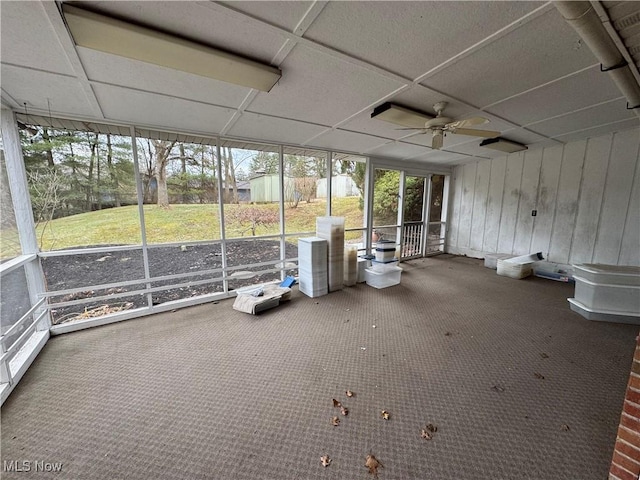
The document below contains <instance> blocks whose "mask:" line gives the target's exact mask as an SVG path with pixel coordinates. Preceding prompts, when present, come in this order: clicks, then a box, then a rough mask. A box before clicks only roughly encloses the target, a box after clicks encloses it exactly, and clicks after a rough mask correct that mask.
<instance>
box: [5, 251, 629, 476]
mask: <svg viewBox="0 0 640 480" xmlns="http://www.w3.org/2000/svg"><path fill="white" fill-rule="evenodd" d="M403 268H404V272H403V274H402V283H401V285H399V286H396V287H391V288H388V289H383V290H376V289H373V288H370V287H368V286H367V285H365V284H359V285H357V286H356V287H352V288H346V289H344V290H343V291H340V292H335V293H332V294H329V295H328V296H324V297H320V298H316V299H311V298H307V297H305V296H304V295H302V294H301V293H299V292H298V291H297V288H294V292H293V298H292V300H291V301H290V302H288V303H286V304H283V305H281V306H280V307H278V308H276V309H273V310H270V311H269V312H265V313H263V314H262V315H260V316H251V315H247V314H243V313H239V312H236V311H234V310H232V308H231V305H232V303H233V300H229V301H223V302H220V303H218V304H207V305H203V306H198V307H192V308H187V309H182V310H179V311H175V312H171V313H166V314H162V315H157V316H153V317H146V318H142V319H138V320H130V321H128V322H122V323H118V324H113V325H108V326H104V327H98V328H93V329H89V330H85V331H81V332H76V333H72V334H67V335H62V336H58V337H54V338H52V339H51V340H50V341H49V343H48V344H47V346H46V347H45V348H44V350H43V351H42V353H41V354H40V356H39V357H38V359H37V360H36V361H35V363H34V364H33V366H32V367H31V369H30V370H29V371H28V372H27V374H26V375H25V377H24V378H23V380H22V381H21V383H20V384H19V385H18V386H17V388H16V389H15V391H14V392H13V393H12V394H11V396H10V397H9V399H8V400H7V401H6V403H5V405H4V406H3V408H2V460H3V461H4V462H10V461H18V462H22V461H29V462H32V463H31V464H30V467H31V471H30V472H23V473H16V472H7V471H5V472H3V475H2V478H20V479H23V478H55V479H108V480H115V479H193V480H195V479H205V478H211V479H221V480H232V479H247V480H249V479H250V480H254V479H278V480H287V479H301V480H304V479H359V478H360V479H367V478H372V477H371V476H370V475H369V473H368V472H367V469H366V468H365V466H364V464H365V457H366V455H367V454H369V453H372V454H373V455H375V456H376V457H377V458H378V460H379V461H380V462H381V463H382V464H383V465H384V468H380V469H379V478H380V479H382V480H384V479H437V480H445V479H456V480H458V479H470V480H471V479H472V480H482V479H492V480H495V479H536V480H541V479H554V480H557V479H571V480H574V479H580V480H588V479H598V480H601V479H604V478H606V476H607V472H608V468H609V462H610V459H611V455H612V451H613V444H614V440H615V435H616V428H617V424H618V421H619V416H620V411H621V406H622V402H623V398H624V391H625V387H626V383H627V379H628V374H629V368H630V364H631V358H632V354H633V349H634V345H635V336H636V335H637V333H638V328H637V327H634V326H629V325H619V324H607V323H596V322H589V321H587V320H585V319H584V318H582V317H580V316H579V315H577V314H575V313H573V312H571V311H570V310H569V305H568V302H567V301H566V298H567V297H571V296H572V295H573V287H572V286H571V285H567V284H562V283H558V282H553V281H550V280H543V279H538V278H529V279H525V280H512V279H510V278H505V277H498V276H497V275H496V274H495V271H492V270H489V269H486V268H484V267H483V266H482V262H480V261H477V260H473V259H468V258H463V257H451V256H448V255H442V256H440V257H435V258H428V259H422V260H414V261H411V262H407V263H405V264H403ZM373 325H375V328H374V327H373ZM543 377H544V378H543ZM347 389H350V390H353V391H354V392H355V393H356V396H355V397H353V398H347V397H346V395H345V391H346V390H347ZM333 398H336V399H338V400H340V401H341V402H343V403H344V404H345V405H346V406H347V407H348V408H349V415H348V416H346V417H343V416H341V415H339V409H334V408H333V405H332V399H333ZM383 409H385V410H387V411H388V412H390V414H391V418H390V419H389V420H388V421H387V420H383V419H382V418H381V414H380V412H381V410H383ZM333 416H339V417H340V419H341V423H340V425H339V426H337V427H334V426H332V425H331V417H333ZM428 423H432V424H434V425H436V426H437V432H436V433H435V434H434V436H433V439H431V440H426V439H423V438H421V435H420V431H421V429H422V428H424V426H425V425H426V424H428ZM323 455H328V456H329V457H330V458H331V459H332V462H331V465H330V466H328V467H323V466H322V465H321V464H320V457H321V456H323ZM36 461H39V462H42V461H44V462H61V463H62V471H61V472H59V473H46V472H44V473H43V472H37V473H36V472H34V470H35V464H34V463H33V462H36ZM4 468H5V470H6V469H7V464H6V463H5V464H4Z"/></svg>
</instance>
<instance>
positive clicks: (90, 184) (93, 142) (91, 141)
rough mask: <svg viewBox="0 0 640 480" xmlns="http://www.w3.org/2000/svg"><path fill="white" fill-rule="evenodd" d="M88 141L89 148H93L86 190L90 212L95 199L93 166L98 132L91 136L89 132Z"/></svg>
mask: <svg viewBox="0 0 640 480" xmlns="http://www.w3.org/2000/svg"><path fill="white" fill-rule="evenodd" d="M87 141H88V142H89V148H90V150H91V157H89V170H88V172H87V188H86V190H85V210H86V211H87V212H90V211H91V210H92V201H93V168H94V165H95V160H96V150H97V148H98V134H97V133H95V134H94V137H93V138H91V136H89V134H88V133H87Z"/></svg>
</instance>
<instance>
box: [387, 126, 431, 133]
mask: <svg viewBox="0 0 640 480" xmlns="http://www.w3.org/2000/svg"><path fill="white" fill-rule="evenodd" d="M394 130H422V131H423V132H425V133H427V129H426V128H424V127H422V128H413V127H412V128H394Z"/></svg>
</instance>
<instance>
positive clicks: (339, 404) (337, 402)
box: [333, 398, 342, 408]
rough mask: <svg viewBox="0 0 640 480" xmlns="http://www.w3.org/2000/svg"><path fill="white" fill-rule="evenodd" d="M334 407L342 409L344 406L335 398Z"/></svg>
mask: <svg viewBox="0 0 640 480" xmlns="http://www.w3.org/2000/svg"><path fill="white" fill-rule="evenodd" d="M333 406H334V408H338V407H341V406H342V404H341V403H340V402H339V401H338V400H336V399H335V398H334V399H333Z"/></svg>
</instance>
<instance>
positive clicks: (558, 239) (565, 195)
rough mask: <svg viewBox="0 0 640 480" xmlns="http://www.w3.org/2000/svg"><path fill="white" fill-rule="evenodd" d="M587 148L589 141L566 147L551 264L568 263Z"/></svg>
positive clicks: (554, 225) (553, 235)
mask: <svg viewBox="0 0 640 480" xmlns="http://www.w3.org/2000/svg"><path fill="white" fill-rule="evenodd" d="M586 146H587V141H586V140H581V141H579V142H572V143H569V144H567V145H566V146H565V149H564V155H563V158H562V167H561V168H560V182H559V183H558V195H557V200H556V215H555V220H554V222H553V231H552V236H551V247H550V248H549V258H548V260H549V261H551V262H557V263H568V262H569V253H570V252H571V240H572V238H573V226H574V223H575V220H576V215H577V213H578V200H579V195H580V183H581V181H582V166H583V165H584V155H585V149H586Z"/></svg>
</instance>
